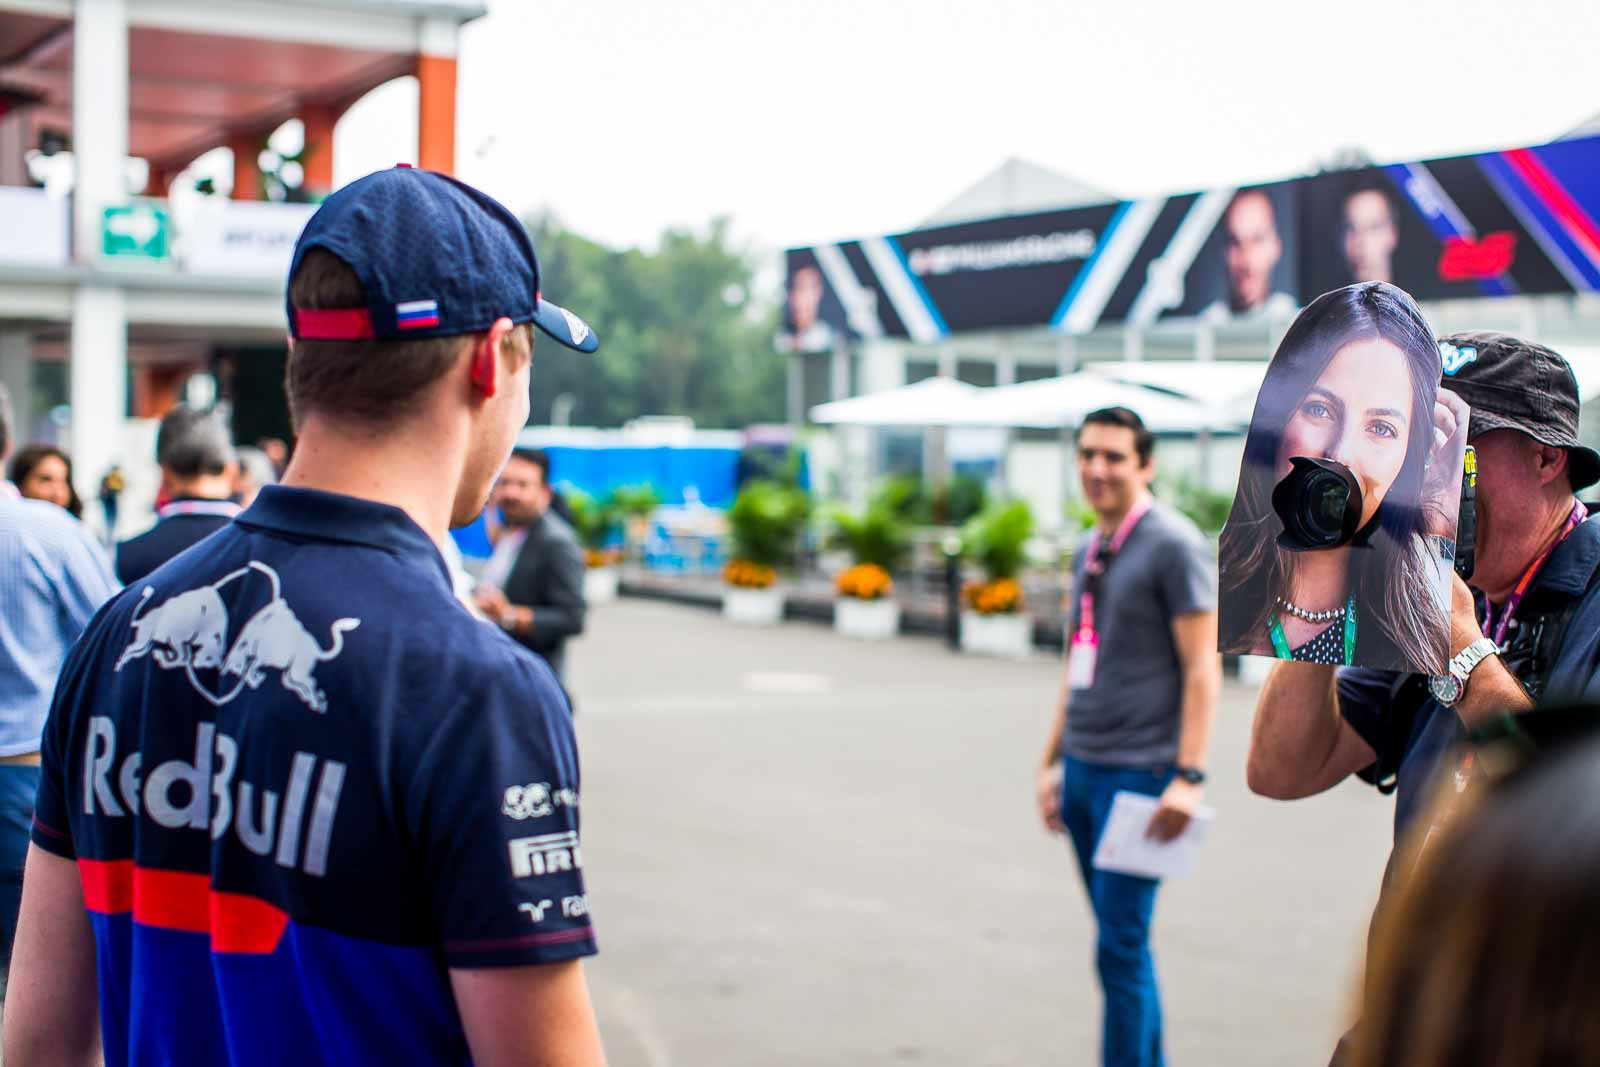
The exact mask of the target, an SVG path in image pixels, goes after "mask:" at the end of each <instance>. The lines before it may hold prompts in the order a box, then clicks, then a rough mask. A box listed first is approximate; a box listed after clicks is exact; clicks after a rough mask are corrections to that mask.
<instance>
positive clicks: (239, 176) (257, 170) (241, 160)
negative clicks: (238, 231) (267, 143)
mask: <svg viewBox="0 0 1600 1067" xmlns="http://www.w3.org/2000/svg"><path fill="white" fill-rule="evenodd" d="M228 148H229V149H231V150H232V152H233V198H234V199H235V200H260V199H261V164H260V162H259V161H258V160H257V157H258V156H259V155H260V154H261V141H260V139H259V138H257V137H254V136H246V135H244V134H235V135H234V136H232V137H229V138H228Z"/></svg>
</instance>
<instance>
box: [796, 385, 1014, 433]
mask: <svg viewBox="0 0 1600 1067" xmlns="http://www.w3.org/2000/svg"><path fill="white" fill-rule="evenodd" d="M982 392H985V390H983V389H980V388H978V387H977V386H975V385H968V384H967V383H965V382H958V381H956V380H955V379H953V378H924V379H923V380H922V381H920V382H913V383H912V384H911V385H902V386H899V387H897V388H894V389H885V390H883V391H882V392H877V393H868V394H866V395H865V396H853V397H850V398H849V399H848V400H834V401H831V402H829V403H826V404H818V405H817V406H816V407H814V408H812V409H811V421H812V422H819V423H826V424H834V425H841V426H906V427H917V426H963V425H971V424H970V423H965V422H963V421H962V419H961V414H962V412H963V411H965V410H966V409H967V408H968V407H970V406H971V405H972V402H973V398H974V397H975V396H977V395H978V394H979V393H982Z"/></svg>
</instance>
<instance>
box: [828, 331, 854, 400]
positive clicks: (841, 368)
mask: <svg viewBox="0 0 1600 1067" xmlns="http://www.w3.org/2000/svg"><path fill="white" fill-rule="evenodd" d="M850 396H851V392H850V349H849V348H847V347H846V346H845V345H844V343H843V342H840V343H839V344H836V345H834V346H833V351H832V352H830V353H829V355H828V399H829V400H848V399H849V398H850Z"/></svg>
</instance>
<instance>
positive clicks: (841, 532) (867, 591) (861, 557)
mask: <svg viewBox="0 0 1600 1067" xmlns="http://www.w3.org/2000/svg"><path fill="white" fill-rule="evenodd" d="M831 541H832V543H833V544H834V545H836V546H838V547H841V548H844V549H845V550H846V551H848V552H849V553H850V559H851V564H852V565H851V566H850V567H849V568H848V569H847V570H844V571H841V572H839V574H838V576H837V577H836V578H835V579H834V588H835V589H836V590H837V591H838V593H839V596H838V599H837V600H835V601H834V604H833V627H834V629H835V630H837V631H838V632H839V633H842V634H845V635H847V636H849V637H861V638H866V639H869V640H881V639H882V638H885V637H893V636H894V635H895V634H897V633H899V632H900V605H899V604H898V603H897V602H896V601H895V599H894V596H893V594H894V579H893V578H892V577H890V572H891V571H892V570H894V568H895V567H896V566H897V565H898V564H899V563H900V561H901V560H903V559H904V558H905V554H906V551H907V550H908V549H909V548H910V545H911V539H910V536H909V534H908V532H907V530H906V524H905V523H904V522H903V521H901V519H900V518H899V517H898V516H897V515H895V513H894V512H893V511H891V510H889V509H888V508H886V507H881V506H876V507H869V508H867V510H866V511H864V512H862V513H861V514H859V515H855V514H851V513H850V512H847V511H842V510H841V511H836V512H835V513H834V514H833V535H832V537H831Z"/></svg>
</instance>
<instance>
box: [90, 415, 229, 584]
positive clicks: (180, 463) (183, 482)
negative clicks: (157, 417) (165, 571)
mask: <svg viewBox="0 0 1600 1067" xmlns="http://www.w3.org/2000/svg"><path fill="white" fill-rule="evenodd" d="M156 463H157V464H159V465H160V467H161V496H162V498H163V499H164V500H165V501H166V502H165V503H164V504H162V505H161V508H160V510H159V511H157V512H156V524H155V525H154V526H152V527H151V528H150V529H148V530H146V531H145V532H144V533H142V534H140V535H139V536H138V537H133V538H130V539H128V540H126V541H124V542H122V543H121V544H120V545H118V546H117V578H118V580H120V581H121V582H122V584H123V585H132V584H133V583H134V582H137V581H139V580H140V579H142V578H144V576H145V575H147V574H149V573H150V572H151V571H153V570H155V569H156V568H157V567H159V566H161V565H162V564H163V563H165V562H166V561H167V560H169V559H171V558H172V557H173V556H176V555H177V554H178V553H179V552H182V551H183V550H184V549H186V548H190V547H192V546H194V545H197V544H199V543H200V542H201V541H204V540H205V539H206V538H208V537H210V536H211V535H212V534H214V533H216V532H217V531H218V530H220V529H222V528H223V527H224V526H226V525H228V523H230V522H232V521H233V517H234V516H235V515H237V514H239V505H237V504H235V503H234V502H233V501H231V500H229V499H228V497H229V496H230V495H232V493H233V479H234V473H235V471H236V469H237V466H238V457H237V456H236V455H235V453H234V450H233V442H232V441H230V440H229V439H228V428H227V427H226V426H224V425H223V424H222V420H221V419H219V418H217V416H216V415H215V414H212V413H211V412H205V411H196V410H195V409H194V408H191V407H187V406H179V407H176V408H173V409H172V410H171V411H169V412H167V414H166V416H165V417H163V418H162V420H161V429H160V430H159V431H157V433H156Z"/></svg>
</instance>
